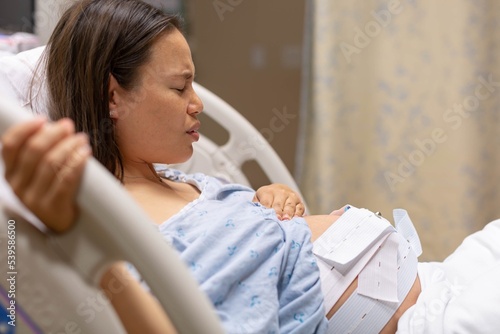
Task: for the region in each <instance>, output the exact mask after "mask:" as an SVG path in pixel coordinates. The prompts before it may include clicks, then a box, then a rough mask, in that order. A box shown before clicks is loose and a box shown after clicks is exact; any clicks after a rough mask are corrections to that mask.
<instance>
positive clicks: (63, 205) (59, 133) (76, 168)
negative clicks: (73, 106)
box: [1, 118, 91, 232]
mask: <svg viewBox="0 0 500 334" xmlns="http://www.w3.org/2000/svg"><path fill="white" fill-rule="evenodd" d="M1 142H2V146H3V148H2V156H3V160H4V162H5V179H6V180H7V181H8V182H9V184H10V186H11V188H12V190H13V191H14V193H15V194H16V195H17V196H18V197H19V199H20V200H21V202H23V203H24V205H25V206H26V207H27V208H28V209H29V210H30V211H31V212H33V213H34V214H35V215H36V216H37V217H38V218H39V219H40V220H41V221H42V222H44V223H45V225H47V227H49V228H50V229H52V230H54V231H56V232H62V231H65V230H67V229H68V228H69V227H70V226H71V225H72V224H73V222H74V221H75V220H76V218H77V215H78V208H77V205H76V202H75V199H76V193H77V190H78V186H79V184H80V180H81V176H82V173H83V169H84V166H85V162H86V160H87V158H88V157H89V156H90V155H91V150H90V146H89V143H88V137H87V136H86V135H84V134H75V128H74V125H73V122H72V121H71V120H69V119H62V120H60V121H58V122H55V123H48V122H47V121H46V120H44V119H41V118H40V119H36V120H33V121H29V122H24V123H22V124H18V125H15V126H13V127H11V128H10V129H9V130H7V132H5V134H4V135H3V136H2V138H1Z"/></svg>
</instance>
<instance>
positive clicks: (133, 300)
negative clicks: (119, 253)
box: [1, 119, 175, 333]
mask: <svg viewBox="0 0 500 334" xmlns="http://www.w3.org/2000/svg"><path fill="white" fill-rule="evenodd" d="M1 142H2V146H3V147H2V156H3V159H4V161H5V178H6V180H7V181H8V182H9V184H10V186H11V187H12V189H13V190H14V192H15V194H16V195H17V196H18V197H19V199H20V200H21V201H22V202H23V204H24V205H25V206H26V207H27V208H28V209H29V210H30V211H31V212H33V213H34V214H35V215H36V216H38V218H40V220H41V221H42V222H44V223H45V225H47V227H48V228H50V229H52V230H53V231H55V232H59V233H61V232H64V231H67V230H68V229H69V228H71V226H72V225H73V224H74V222H75V220H76V218H77V216H78V207H77V204H76V193H77V190H78V187H79V184H80V180H81V177H82V173H83V170H84V167H85V163H86V161H87V158H88V157H89V156H90V150H89V148H88V139H87V136H86V135H83V134H75V133H74V126H73V122H72V121H70V120H68V119H66V120H60V121H58V122H55V123H50V124H49V123H48V122H46V121H45V120H43V119H37V120H34V121H29V122H25V123H22V124H19V125H16V126H13V127H12V128H10V129H9V130H8V131H7V132H6V133H5V134H4V135H3V136H2V138H1ZM101 288H102V289H103V290H104V291H105V292H106V294H107V295H108V297H109V298H110V299H111V302H112V304H113V306H114V308H115V310H116V312H117V313H118V316H119V317H120V319H121V321H122V323H123V324H124V326H125V328H126V330H127V332H128V333H175V331H174V330H173V327H172V325H171V323H170V321H169V320H168V317H167V315H166V314H165V312H164V311H163V309H162V307H161V306H160V305H159V303H158V302H157V301H156V300H155V299H154V298H153V297H152V296H151V295H150V294H149V293H148V292H146V291H144V289H143V288H142V287H141V286H140V285H139V283H138V282H137V281H136V280H135V279H133V278H132V277H131V276H130V274H129V273H128V272H127V271H126V269H125V267H124V266H123V265H122V264H115V265H113V266H112V267H111V269H110V270H108V272H106V273H105V274H104V276H103V277H102V280H101Z"/></svg>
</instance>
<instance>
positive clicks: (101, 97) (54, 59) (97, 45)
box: [44, 0, 180, 180]
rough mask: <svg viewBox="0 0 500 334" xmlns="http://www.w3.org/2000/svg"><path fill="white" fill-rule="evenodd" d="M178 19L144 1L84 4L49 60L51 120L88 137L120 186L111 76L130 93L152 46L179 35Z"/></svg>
mask: <svg viewBox="0 0 500 334" xmlns="http://www.w3.org/2000/svg"><path fill="white" fill-rule="evenodd" d="M179 27H180V22H179V19H178V18H177V17H176V16H171V15H167V14H165V13H163V12H162V11H160V10H159V9H157V8H154V7H152V6H151V5H148V4H146V3H144V2H142V1H139V0H81V1H77V2H76V3H75V4H73V5H72V6H71V7H70V8H69V9H68V10H67V11H66V12H65V13H64V14H63V16H62V18H61V19H60V21H59V22H58V24H57V26H56V27H55V30H54V32H53V33H52V36H51V38H50V40H49V42H48V44H47V48H46V50H45V54H44V62H45V64H46V71H47V72H46V78H47V86H48V91H49V101H50V102H49V106H48V107H49V116H50V118H51V119H53V120H57V119H60V118H62V117H69V118H71V119H73V121H74V122H75V127H76V131H82V132H85V133H87V134H88V135H89V137H90V144H91V147H92V151H93V154H94V157H95V158H96V159H97V160H99V161H100V162H101V163H102V164H103V165H104V166H105V167H106V168H107V169H108V170H109V171H110V172H111V173H113V174H114V175H115V176H116V177H118V178H119V179H120V180H122V179H123V163H122V156H121V153H120V150H119V148H118V145H117V143H116V140H115V132H114V127H113V123H112V120H111V118H110V116H109V96H108V86H109V80H110V74H112V75H113V76H114V77H115V78H116V80H117V81H118V83H119V84H120V85H121V86H122V87H123V88H124V89H127V90H130V89H132V88H133V86H134V84H135V83H136V82H137V80H138V79H139V78H137V76H138V74H137V73H138V69H139V67H140V66H141V65H144V64H145V63H147V62H148V60H149V58H150V50H151V46H152V45H153V44H154V42H155V41H156V40H157V38H158V37H159V36H160V35H162V34H163V33H165V32H168V31H171V30H173V29H175V28H178V29H179Z"/></svg>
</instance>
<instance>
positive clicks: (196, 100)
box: [188, 89, 203, 115]
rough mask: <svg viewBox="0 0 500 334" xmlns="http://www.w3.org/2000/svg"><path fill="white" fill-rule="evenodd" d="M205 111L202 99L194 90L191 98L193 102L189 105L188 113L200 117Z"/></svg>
mask: <svg viewBox="0 0 500 334" xmlns="http://www.w3.org/2000/svg"><path fill="white" fill-rule="evenodd" d="M202 111H203V101H201V99H200V97H199V96H198V94H196V92H195V91H194V89H192V97H191V102H190V103H189V106H188V113H189V114H190V115H198V114H200V113H201V112H202Z"/></svg>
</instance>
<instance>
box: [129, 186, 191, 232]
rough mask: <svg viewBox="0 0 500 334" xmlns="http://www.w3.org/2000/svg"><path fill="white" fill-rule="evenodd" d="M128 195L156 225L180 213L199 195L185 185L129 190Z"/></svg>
mask: <svg viewBox="0 0 500 334" xmlns="http://www.w3.org/2000/svg"><path fill="white" fill-rule="evenodd" d="M130 193H131V195H132V197H134V199H135V200H136V201H137V202H138V204H139V205H140V206H141V207H142V209H143V210H145V211H146V213H147V214H148V215H149V216H150V217H151V219H152V220H153V222H155V223H157V224H161V223H163V222H164V221H166V220H167V219H169V218H170V217H172V216H173V215H175V214H176V213H178V212H179V211H181V210H182V209H183V208H184V207H185V206H186V205H187V204H189V203H190V202H192V201H194V200H196V199H197V198H198V197H199V195H200V192H199V190H198V189H196V188H195V187H194V186H192V185H190V184H186V183H182V184H176V185H175V186H174V187H161V186H154V187H147V188H141V189H131V190H130Z"/></svg>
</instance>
